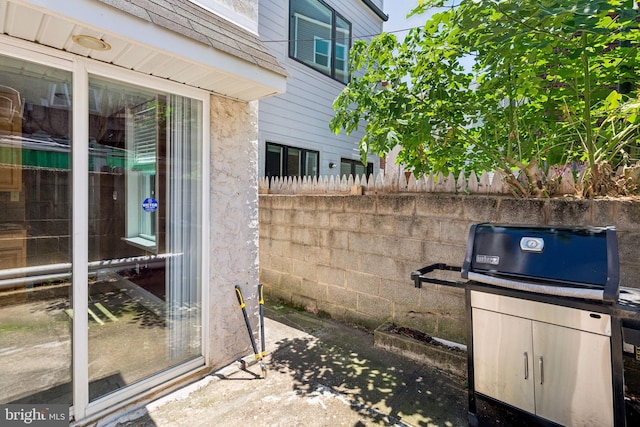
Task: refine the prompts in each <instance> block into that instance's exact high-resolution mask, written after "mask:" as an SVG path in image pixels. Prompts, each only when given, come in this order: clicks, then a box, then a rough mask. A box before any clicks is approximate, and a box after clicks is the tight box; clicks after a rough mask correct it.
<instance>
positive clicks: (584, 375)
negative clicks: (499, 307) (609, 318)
mask: <svg viewBox="0 0 640 427" xmlns="http://www.w3.org/2000/svg"><path fill="white" fill-rule="evenodd" d="M603 316H605V315H603ZM533 343H534V344H533V345H534V349H535V360H534V371H535V394H536V413H537V415H539V416H541V417H543V418H546V419H549V420H551V421H555V422H556V423H558V424H562V425H565V426H581V427H586V426H593V427H603V426H610V425H613V392H612V382H611V381H612V379H611V353H610V350H609V346H610V340H609V337H607V336H603V335H598V334H594V333H590V332H585V331H579V330H577V329H571V328H565V327H562V326H558V325H552V324H549V323H542V322H535V321H534V322H533ZM540 358H542V361H540Z"/></svg>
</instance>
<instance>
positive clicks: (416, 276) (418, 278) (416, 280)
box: [411, 263, 467, 288]
mask: <svg viewBox="0 0 640 427" xmlns="http://www.w3.org/2000/svg"><path fill="white" fill-rule="evenodd" d="M436 270H443V271H458V272H459V271H461V270H462V268H461V267H458V266H453V265H447V264H443V263H437V264H431V265H427V266H426V267H422V268H421V269H419V270H416V271H413V272H411V280H413V284H414V286H415V287H416V288H422V284H423V283H432V284H436V285H444V286H452V287H456V288H465V286H466V284H467V282H466V281H457V280H447V279H437V278H435V277H429V276H428V275H429V273H433V272H434V271H436Z"/></svg>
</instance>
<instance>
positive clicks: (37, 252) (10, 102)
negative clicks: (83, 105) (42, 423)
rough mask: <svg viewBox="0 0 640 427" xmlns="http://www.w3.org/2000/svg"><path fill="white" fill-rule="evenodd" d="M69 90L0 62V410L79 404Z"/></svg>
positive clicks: (27, 67)
mask: <svg viewBox="0 0 640 427" xmlns="http://www.w3.org/2000/svg"><path fill="white" fill-rule="evenodd" d="M71 88H72V85H71V73H70V72H67V71H62V70H58V69H54V68H51V67H47V66H44V65H39V64H34V63H29V62H26V61H22V60H19V59H14V58H9V57H4V56H0V211H1V212H2V214H1V215H0V337H1V338H0V339H1V342H2V345H1V346H0V366H2V381H0V403H34V404H39V403H42V404H44V403H49V404H50V403H64V404H71V400H72V395H71V391H72V385H71V342H72V340H71V330H72V318H73V310H72V308H71V299H70V295H71V250H70V244H69V241H70V236H71V174H70V172H71V171H70V163H69V161H70V149H71V97H72V93H71Z"/></svg>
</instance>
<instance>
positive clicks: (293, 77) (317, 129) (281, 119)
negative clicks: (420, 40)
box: [259, 0, 382, 176]
mask: <svg viewBox="0 0 640 427" xmlns="http://www.w3.org/2000/svg"><path fill="white" fill-rule="evenodd" d="M325 3H326V4H327V5H328V6H329V7H331V8H333V9H334V10H335V11H336V12H337V13H338V14H339V15H340V16H342V17H344V18H345V19H346V20H348V21H349V22H350V23H351V32H352V36H353V37H354V38H356V39H357V38H360V37H362V36H363V35H367V36H369V35H371V34H376V33H380V32H381V31H382V21H381V20H380V19H379V18H378V17H377V16H376V15H375V14H374V13H372V12H371V10H370V9H369V8H368V7H367V6H366V5H365V4H364V3H363V2H362V1H361V0H345V1H338V0H326V1H325ZM288 34H289V1H288V0H287V1H280V0H261V1H260V36H261V39H262V40H264V41H265V42H267V41H269V40H274V41H277V40H287V39H288ZM265 44H266V45H267V47H269V48H270V50H271V52H272V53H273V54H274V56H275V57H276V58H277V59H278V60H279V61H280V62H281V63H283V64H284V65H285V66H286V68H287V71H288V72H289V74H290V76H289V78H288V79H287V92H286V93H284V94H282V95H277V96H274V97H270V98H267V99H263V100H261V101H260V103H259V118H260V122H259V133H260V135H259V138H260V163H259V168H260V169H259V172H260V176H265V169H264V168H265V161H264V158H265V155H266V141H269V142H273V143H276V144H281V145H287V146H291V147H299V148H305V149H308V150H313V151H317V152H318V153H319V174H320V175H331V174H334V175H335V174H338V173H339V168H336V169H329V167H328V165H329V163H330V162H333V163H335V164H337V165H339V164H340V159H342V158H348V159H353V160H358V159H359V158H360V156H359V153H358V151H357V147H358V141H359V140H360V138H361V137H362V136H363V132H362V131H361V130H360V131H357V132H354V133H353V134H351V135H350V136H346V135H345V134H344V132H341V133H340V134H339V135H335V134H334V133H333V132H331V130H330V129H329V121H330V120H331V118H332V117H333V101H334V100H335V98H336V97H337V96H338V94H339V93H340V92H341V91H342V89H344V84H342V83H340V82H339V81H336V80H334V79H332V78H331V77H329V76H325V75H323V74H321V73H318V71H316V70H314V69H313V68H311V67H309V66H306V65H304V64H302V63H301V62H299V61H297V60H295V59H293V58H290V57H289V45H288V43H287V42H286V41H284V42H268V43H265ZM369 161H370V162H373V163H374V166H375V171H376V173H377V170H378V161H377V158H376V157H375V156H370V157H369Z"/></svg>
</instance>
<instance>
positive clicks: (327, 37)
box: [289, 0, 351, 83]
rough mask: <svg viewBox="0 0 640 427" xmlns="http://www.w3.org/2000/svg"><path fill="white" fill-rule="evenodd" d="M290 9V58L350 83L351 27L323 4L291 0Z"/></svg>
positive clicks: (314, 1) (316, 0) (310, 0)
mask: <svg viewBox="0 0 640 427" xmlns="http://www.w3.org/2000/svg"><path fill="white" fill-rule="evenodd" d="M289 7H290V21H289V40H290V42H289V56H290V57H292V58H294V59H296V60H298V61H300V62H302V63H303V64H306V65H308V66H310V67H312V68H314V69H316V70H318V71H320V72H321V73H323V74H326V75H328V76H330V77H332V78H334V79H336V80H338V81H341V82H343V83H347V82H348V81H349V71H348V68H347V67H348V63H349V49H350V48H351V24H350V23H349V22H348V21H346V20H345V19H344V18H342V17H341V16H340V15H338V13H337V12H336V11H335V10H333V9H332V8H330V7H329V6H327V5H326V4H325V3H324V2H322V1H321V0H291V1H290V3H289Z"/></svg>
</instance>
